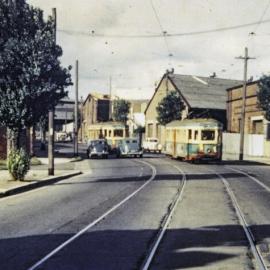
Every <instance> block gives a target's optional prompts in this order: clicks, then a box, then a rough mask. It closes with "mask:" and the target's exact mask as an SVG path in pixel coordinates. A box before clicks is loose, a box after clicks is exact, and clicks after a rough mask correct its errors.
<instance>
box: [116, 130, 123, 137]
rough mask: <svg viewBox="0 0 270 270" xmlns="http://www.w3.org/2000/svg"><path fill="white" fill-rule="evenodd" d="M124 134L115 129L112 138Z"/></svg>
mask: <svg viewBox="0 0 270 270" xmlns="http://www.w3.org/2000/svg"><path fill="white" fill-rule="evenodd" d="M123 136H124V133H123V130H122V129H116V130H114V137H123Z"/></svg>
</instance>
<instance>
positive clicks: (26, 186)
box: [0, 158, 90, 197]
mask: <svg viewBox="0 0 270 270" xmlns="http://www.w3.org/2000/svg"><path fill="white" fill-rule="evenodd" d="M38 160H40V161H41V162H42V165H33V166H31V168H30V170H29V172H28V173H27V175H26V177H25V180H24V181H14V180H11V177H10V175H9V172H8V170H6V169H3V168H2V169H1V170H0V197H5V196H9V195H14V194H18V193H21V192H24V191H28V190H31V189H34V188H38V187H42V186H45V185H50V184H53V183H56V182H58V181H60V180H63V179H66V178H69V177H73V176H76V175H79V174H82V173H84V172H86V171H87V172H89V171H90V165H89V162H88V161H87V160H78V161H76V160H74V159H72V158H55V170H54V176H48V159H47V158H38Z"/></svg>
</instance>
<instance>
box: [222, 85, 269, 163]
mask: <svg viewBox="0 0 270 270" xmlns="http://www.w3.org/2000/svg"><path fill="white" fill-rule="evenodd" d="M258 90H259V87H258V81H254V82H249V83H247V89H246V101H245V128H244V155H245V157H248V158H249V157H252V156H260V157H267V158H269V157H270V123H269V122H268V121H267V120H266V119H265V117H264V115H265V112H264V111H263V110H262V109H261V108H260V106H259V103H258V96H257V92H258ZM242 104H243V85H242V84H240V85H237V86H235V87H231V88H228V89H227V120H228V124H227V126H228V128H227V133H224V134H223V153H224V154H227V155H232V156H236V157H237V155H239V148H240V126H241V116H242V115H241V112H242Z"/></svg>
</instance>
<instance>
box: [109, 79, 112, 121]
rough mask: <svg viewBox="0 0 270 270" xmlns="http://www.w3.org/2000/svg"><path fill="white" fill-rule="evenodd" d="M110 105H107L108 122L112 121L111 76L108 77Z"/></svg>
mask: <svg viewBox="0 0 270 270" xmlns="http://www.w3.org/2000/svg"><path fill="white" fill-rule="evenodd" d="M109 87H110V103H109V120H111V119H112V76H110V84H109Z"/></svg>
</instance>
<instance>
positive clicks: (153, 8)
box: [150, 0, 172, 57]
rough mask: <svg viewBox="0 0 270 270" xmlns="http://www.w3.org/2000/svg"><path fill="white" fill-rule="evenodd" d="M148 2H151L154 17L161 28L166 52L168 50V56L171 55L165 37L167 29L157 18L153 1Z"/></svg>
mask: <svg viewBox="0 0 270 270" xmlns="http://www.w3.org/2000/svg"><path fill="white" fill-rule="evenodd" d="M150 3H151V7H152V10H153V11H154V14H155V17H156V19H157V22H158V25H159V28H160V30H161V32H162V34H163V38H164V42H165V45H166V48H167V52H168V57H170V56H172V53H171V51H170V48H169V43H168V40H167V39H166V34H167V31H165V30H164V28H163V26H162V24H161V20H160V19H159V16H158V13H157V10H156V8H155V5H154V3H153V0H150Z"/></svg>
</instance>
